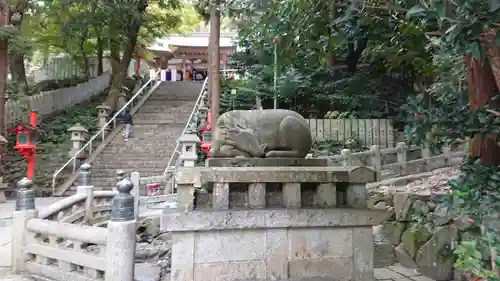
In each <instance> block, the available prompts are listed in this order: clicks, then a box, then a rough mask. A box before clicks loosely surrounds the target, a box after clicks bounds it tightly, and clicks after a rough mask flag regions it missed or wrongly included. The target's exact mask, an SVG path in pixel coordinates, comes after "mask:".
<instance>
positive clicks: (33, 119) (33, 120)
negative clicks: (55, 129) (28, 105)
mask: <svg viewBox="0 0 500 281" xmlns="http://www.w3.org/2000/svg"><path fill="white" fill-rule="evenodd" d="M30 125H31V126H32V127H36V111H35V110H33V111H31V113H30Z"/></svg>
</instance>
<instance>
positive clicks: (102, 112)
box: [97, 103, 111, 128]
mask: <svg viewBox="0 0 500 281" xmlns="http://www.w3.org/2000/svg"><path fill="white" fill-rule="evenodd" d="M97 109H99V123H98V124H97V125H98V126H99V128H102V127H104V125H106V123H107V122H108V121H107V120H108V116H109V113H111V107H109V105H107V104H105V103H103V104H101V105H99V106H98V107H97Z"/></svg>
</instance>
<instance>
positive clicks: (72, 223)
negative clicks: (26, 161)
mask: <svg viewBox="0 0 500 281" xmlns="http://www.w3.org/2000/svg"><path fill="white" fill-rule="evenodd" d="M32 185H33V183H32V182H31V181H30V180H27V179H23V180H21V181H19V183H18V186H17V201H16V211H15V212H14V215H13V223H12V268H13V270H14V271H15V272H24V273H28V274H33V275H36V276H41V277H45V278H50V279H51V280H55V281H67V280H75V281H84V280H85V281H87V280H96V281H99V280H102V281H133V280H134V255H135V243H136V236H135V233H136V219H135V211H134V205H135V204H134V197H133V196H132V195H130V192H131V190H132V189H133V184H132V182H131V181H130V180H128V179H122V180H121V181H120V182H119V183H118V184H117V188H116V189H117V192H116V191H94V190H93V186H92V185H91V183H90V165H88V164H84V165H82V167H81V172H80V186H79V187H78V193H77V194H76V195H73V196H71V197H68V198H65V199H63V200H61V201H59V202H56V203H55V204H53V205H51V206H50V207H48V208H46V209H44V210H42V211H40V212H38V211H37V210H36V208H35V200H34V191H33V188H32Z"/></svg>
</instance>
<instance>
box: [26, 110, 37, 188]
mask: <svg viewBox="0 0 500 281" xmlns="http://www.w3.org/2000/svg"><path fill="white" fill-rule="evenodd" d="M30 125H31V126H32V127H35V128H36V111H35V110H32V111H31V113H30ZM32 133H33V134H36V132H32ZM34 145H36V144H34ZM35 149H36V148H34V149H33V151H32V152H31V155H30V156H29V157H28V179H29V180H33V177H34V176H35Z"/></svg>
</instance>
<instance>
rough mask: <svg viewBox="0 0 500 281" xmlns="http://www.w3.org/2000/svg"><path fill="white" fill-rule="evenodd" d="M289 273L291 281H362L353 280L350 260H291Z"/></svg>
mask: <svg viewBox="0 0 500 281" xmlns="http://www.w3.org/2000/svg"><path fill="white" fill-rule="evenodd" d="M288 272H289V279H290V280H294V278H301V279H299V280H307V279H305V278H308V277H309V278H311V279H312V280H335V281H361V280H356V279H353V277H354V274H353V264H352V259H350V258H345V259H343V258H329V259H326V258H325V259H316V260H311V259H301V260H291V261H289V263H288ZM313 278H314V279H313ZM319 278H324V279H319ZM363 281H366V280H363Z"/></svg>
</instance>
